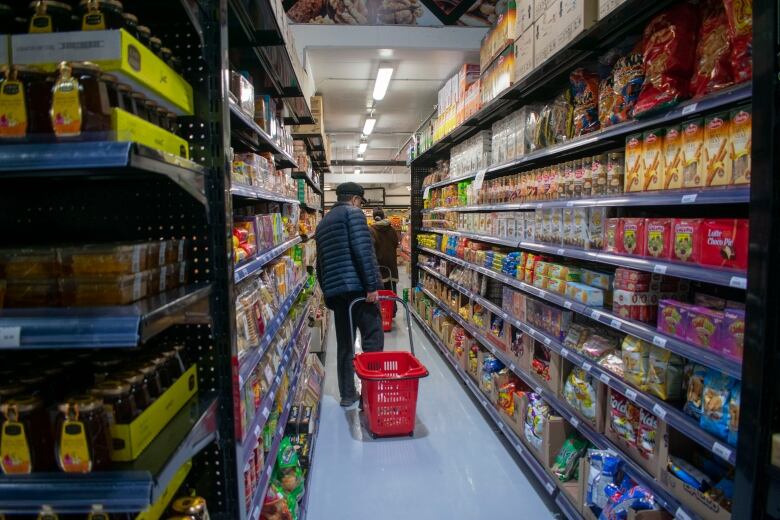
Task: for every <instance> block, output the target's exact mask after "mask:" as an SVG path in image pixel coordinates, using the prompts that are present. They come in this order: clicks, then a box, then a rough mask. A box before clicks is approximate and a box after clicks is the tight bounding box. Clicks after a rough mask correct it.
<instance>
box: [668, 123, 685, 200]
mask: <svg viewBox="0 0 780 520" xmlns="http://www.w3.org/2000/svg"><path fill="white" fill-rule="evenodd" d="M682 186H683V175H682V133H681V132H680V127H679V126H670V127H667V128H666V130H665V132H664V189H666V190H676V189H679V188H682Z"/></svg>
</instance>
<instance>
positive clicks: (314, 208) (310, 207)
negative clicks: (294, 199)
mask: <svg viewBox="0 0 780 520" xmlns="http://www.w3.org/2000/svg"><path fill="white" fill-rule="evenodd" d="M301 207H302V208H303V209H305V210H309V211H322V208H318V207H316V206H310V205H308V204H306V203H305V202H301Z"/></svg>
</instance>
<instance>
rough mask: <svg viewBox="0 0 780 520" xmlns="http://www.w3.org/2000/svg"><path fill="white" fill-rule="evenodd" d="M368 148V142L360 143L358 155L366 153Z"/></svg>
mask: <svg viewBox="0 0 780 520" xmlns="http://www.w3.org/2000/svg"><path fill="white" fill-rule="evenodd" d="M367 148H368V143H360V144H359V145H358V155H363V154H364V153H366V149H367Z"/></svg>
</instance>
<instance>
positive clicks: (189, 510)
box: [171, 497, 209, 520]
mask: <svg viewBox="0 0 780 520" xmlns="http://www.w3.org/2000/svg"><path fill="white" fill-rule="evenodd" d="M171 511H173V512H174V513H177V514H183V515H189V516H191V517H192V518H194V519H195V520H209V511H208V508H207V507H206V500H205V499H204V498H202V497H182V498H178V499H176V500H175V501H174V502H173V505H172V506H171Z"/></svg>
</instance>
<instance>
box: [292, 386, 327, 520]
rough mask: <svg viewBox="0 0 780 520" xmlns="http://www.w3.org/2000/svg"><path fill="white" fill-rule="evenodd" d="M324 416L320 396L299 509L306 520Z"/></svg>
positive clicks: (299, 514)
mask: <svg viewBox="0 0 780 520" xmlns="http://www.w3.org/2000/svg"><path fill="white" fill-rule="evenodd" d="M321 418H322V397H320V404H319V405H318V406H317V418H316V419H315V420H314V430H313V431H312V433H311V440H310V441H309V471H308V473H307V474H306V483H305V484H304V488H303V497H302V498H301V505H300V508H299V509H298V520H306V511H307V509H308V508H309V484H310V483H311V468H312V466H313V465H314V453H315V449H316V448H317V436H318V435H319V433H320V419H321Z"/></svg>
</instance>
